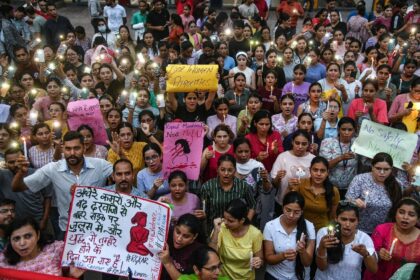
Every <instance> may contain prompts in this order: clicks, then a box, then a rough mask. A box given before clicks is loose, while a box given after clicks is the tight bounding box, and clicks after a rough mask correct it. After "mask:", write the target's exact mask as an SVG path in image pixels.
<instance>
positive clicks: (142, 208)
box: [61, 187, 170, 280]
mask: <svg viewBox="0 0 420 280" xmlns="http://www.w3.org/2000/svg"><path fill="white" fill-rule="evenodd" d="M169 220H170V210H169V207H168V206H166V205H163V204H160V203H158V202H156V201H149V200H145V199H142V198H138V197H134V196H129V195H125V194H121V193H115V192H112V191H108V190H104V189H98V188H94V187H77V188H76V191H75V193H74V196H73V200H72V204H71V209H70V214H69V224H68V226H67V235H66V244H65V248H64V252H63V257H62V260H61V263H62V265H63V266H68V265H69V264H70V263H71V262H74V265H75V266H76V267H79V268H84V269H88V270H94V271H99V272H104V273H109V274H114V275H120V276H128V269H129V268H130V269H131V271H132V275H133V278H135V279H148V280H149V279H151V280H154V279H156V280H157V279H159V277H160V272H161V262H160V260H159V257H158V252H160V251H161V250H162V249H163V246H164V244H165V240H166V238H167V234H168V228H169Z"/></svg>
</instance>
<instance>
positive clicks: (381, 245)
mask: <svg viewBox="0 0 420 280" xmlns="http://www.w3.org/2000/svg"><path fill="white" fill-rule="evenodd" d="M395 208H396V211H395V216H394V217H395V223H385V224H381V225H379V226H377V227H376V228H375V231H374V232H373V234H372V239H373V243H374V244H375V249H376V251H377V252H378V258H379V263H378V268H379V269H378V271H377V272H376V273H375V274H373V273H369V272H366V273H365V278H364V279H367V280H371V279H372V280H373V279H389V278H390V277H391V276H392V275H393V273H394V272H395V271H396V270H397V269H398V268H400V266H402V265H403V264H405V263H420V229H418V228H417V227H416V223H418V221H419V217H420V204H419V202H418V201H417V200H415V199H413V198H409V197H406V198H403V199H401V200H400V201H399V202H398V204H397V206H396V207H395Z"/></svg>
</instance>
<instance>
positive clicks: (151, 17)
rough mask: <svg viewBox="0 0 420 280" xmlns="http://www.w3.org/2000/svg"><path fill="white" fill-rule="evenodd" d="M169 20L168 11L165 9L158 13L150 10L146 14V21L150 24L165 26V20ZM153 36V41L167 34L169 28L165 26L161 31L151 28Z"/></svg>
mask: <svg viewBox="0 0 420 280" xmlns="http://www.w3.org/2000/svg"><path fill="white" fill-rule="evenodd" d="M168 21H169V12H168V11H167V10H162V11H161V12H160V13H157V12H156V11H151V12H150V13H149V14H148V15H147V23H149V24H150V25H152V26H165V25H166V22H168ZM151 32H152V34H153V37H154V38H155V42H158V41H160V40H162V39H163V38H166V37H168V36H169V28H168V27H167V26H166V27H165V29H164V30H163V31H159V30H151Z"/></svg>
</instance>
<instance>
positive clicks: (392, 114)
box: [388, 78, 420, 132]
mask: <svg viewBox="0 0 420 280" xmlns="http://www.w3.org/2000/svg"><path fill="white" fill-rule="evenodd" d="M410 102H411V103H413V105H414V104H418V103H419V102H420V78H416V79H414V80H413V82H412V83H411V89H410V92H409V93H404V94H400V95H397V96H396V97H395V99H394V101H393V102H392V105H391V108H390V109H389V113H388V116H389V120H390V122H391V123H395V122H398V121H401V120H402V119H403V118H405V117H407V116H408V117H409V118H411V119H412V120H413V121H412V122H411V123H407V124H409V125H407V130H408V131H409V132H415V131H416V129H417V121H416V119H417V117H418V114H419V113H418V111H417V110H414V109H413V108H407V106H408V104H410Z"/></svg>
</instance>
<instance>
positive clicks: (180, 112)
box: [175, 104, 208, 123]
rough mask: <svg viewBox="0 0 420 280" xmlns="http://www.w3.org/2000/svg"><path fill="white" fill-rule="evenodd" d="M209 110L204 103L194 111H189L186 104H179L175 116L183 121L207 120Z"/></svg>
mask: <svg viewBox="0 0 420 280" xmlns="http://www.w3.org/2000/svg"><path fill="white" fill-rule="evenodd" d="M207 116H208V112H207V110H206V106H205V105H204V104H202V105H198V106H197V109H196V110H195V111H194V112H189V111H188V110H187V108H186V107H185V105H178V108H177V109H176V112H175V118H176V119H181V120H182V121H183V122H204V123H205V122H206V120H207Z"/></svg>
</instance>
